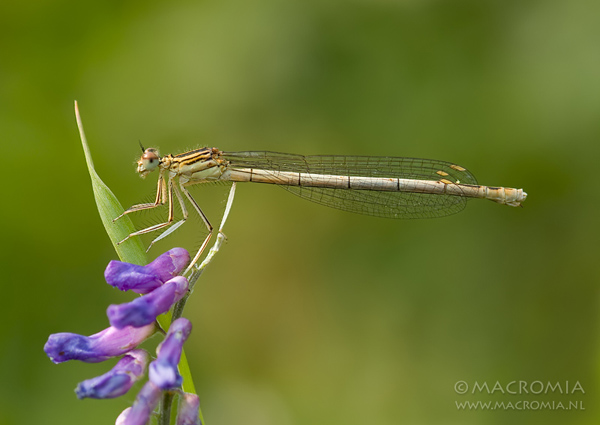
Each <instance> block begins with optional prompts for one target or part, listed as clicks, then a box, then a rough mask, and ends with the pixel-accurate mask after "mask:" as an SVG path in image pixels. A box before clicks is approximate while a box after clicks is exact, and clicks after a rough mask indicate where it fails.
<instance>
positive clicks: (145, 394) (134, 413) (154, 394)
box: [116, 381, 162, 425]
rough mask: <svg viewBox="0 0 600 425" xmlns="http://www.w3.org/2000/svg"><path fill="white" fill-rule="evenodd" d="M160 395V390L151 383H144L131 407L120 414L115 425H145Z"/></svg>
mask: <svg viewBox="0 0 600 425" xmlns="http://www.w3.org/2000/svg"><path fill="white" fill-rule="evenodd" d="M161 393H162V391H161V389H160V388H158V387H157V386H156V385H154V384H153V383H152V382H150V381H148V382H146V383H145V384H144V386H143V387H142V389H141V390H140V392H139V393H138V395H137V397H136V399H135V401H134V402H133V406H131V407H128V408H127V409H125V410H124V411H123V412H121V414H120V415H119V417H118V418H117V421H116V425H145V424H146V423H147V422H148V420H149V419H150V415H151V414H152V411H153V410H154V408H155V407H156V405H157V404H158V402H159V400H160V396H161Z"/></svg>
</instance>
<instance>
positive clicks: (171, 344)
mask: <svg viewBox="0 0 600 425" xmlns="http://www.w3.org/2000/svg"><path fill="white" fill-rule="evenodd" d="M191 331H192V324H191V322H190V321H189V320H188V319H186V318H184V317H181V318H179V319H177V320H175V321H174V322H173V323H171V327H170V328H169V331H168V332H167V335H166V337H165V339H164V340H163V342H161V343H160V345H159V346H158V348H157V349H156V353H157V357H156V360H155V361H153V362H152V363H150V367H149V368H148V376H149V378H150V381H152V382H153V383H154V384H155V385H157V386H158V387H159V388H162V389H163V390H166V389H170V388H175V387H179V386H181V383H182V381H183V378H182V377H181V375H180V374H179V372H178V371H177V365H178V364H179V360H180V358H181V351H182V349H183V343H184V342H185V341H186V340H187V338H188V336H189V335H190V332H191Z"/></svg>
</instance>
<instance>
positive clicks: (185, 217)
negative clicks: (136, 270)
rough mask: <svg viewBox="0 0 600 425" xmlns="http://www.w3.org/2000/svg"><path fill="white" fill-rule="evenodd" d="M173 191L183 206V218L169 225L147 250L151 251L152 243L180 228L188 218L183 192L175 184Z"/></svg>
mask: <svg viewBox="0 0 600 425" xmlns="http://www.w3.org/2000/svg"><path fill="white" fill-rule="evenodd" d="M173 192H175V195H176V196H177V200H178V201H179V206H180V207H181V213H182V214H183V218H182V219H181V220H179V221H178V222H177V223H175V224H173V225H172V226H171V227H169V228H168V229H167V230H165V231H164V232H163V233H161V234H160V235H159V236H158V237H157V238H155V239H154V240H153V241H152V242H150V245H149V246H148V249H146V252H148V251H150V248H152V245H154V244H155V243H156V242H158V241H159V240H161V239H163V238H165V237H167V236H169V235H170V234H171V233H173V232H174V231H175V230H177V229H179V227H180V226H181V225H182V224H183V223H185V221H186V220H187V218H188V211H187V208H186V207H185V203H184V202H183V198H182V197H181V193H179V190H177V186H173Z"/></svg>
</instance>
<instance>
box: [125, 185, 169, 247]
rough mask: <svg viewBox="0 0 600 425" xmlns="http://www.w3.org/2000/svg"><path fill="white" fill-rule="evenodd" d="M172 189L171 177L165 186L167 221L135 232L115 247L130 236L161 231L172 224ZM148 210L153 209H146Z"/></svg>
mask: <svg viewBox="0 0 600 425" xmlns="http://www.w3.org/2000/svg"><path fill="white" fill-rule="evenodd" d="M173 189H174V187H173V177H171V178H170V179H169V183H168V186H167V192H168V196H167V199H168V202H169V217H168V218H167V221H166V222H164V223H160V224H155V225H154V226H150V227H147V228H145V229H142V230H138V231H137V232H133V233H131V234H130V235H129V236H127V237H126V238H125V239H123V240H122V241H121V242H119V243H118V244H117V245H120V244H122V243H123V242H125V241H126V240H127V239H129V238H131V237H132V236H139V235H143V234H145V233H150V232H153V231H155V230H159V229H162V228H163V227H167V226H170V225H171V223H173V218H174V212H173ZM140 205H144V204H140ZM149 205H152V204H149ZM132 208H133V207H132ZM148 208H153V207H148ZM130 209H131V208H130ZM141 209H145V208H141ZM136 211H137V210H136Z"/></svg>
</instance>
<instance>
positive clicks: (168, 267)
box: [104, 248, 190, 294]
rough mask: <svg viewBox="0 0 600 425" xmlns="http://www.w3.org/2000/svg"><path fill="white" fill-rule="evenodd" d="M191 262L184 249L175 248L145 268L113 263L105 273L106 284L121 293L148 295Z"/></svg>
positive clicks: (117, 262)
mask: <svg viewBox="0 0 600 425" xmlns="http://www.w3.org/2000/svg"><path fill="white" fill-rule="evenodd" d="M189 262H190V254H189V253H188V252H187V251H186V250H185V249H183V248H173V249H171V250H169V251H167V252H165V253H164V254H161V255H160V256H158V257H157V258H156V259H155V260H154V261H153V262H151V263H150V264H148V265H145V266H138V265H136V264H130V263H123V262H121V261H114V260H113V261H111V262H110V263H108V266H107V267H106V270H105V271H104V278H105V279H106V282H107V283H108V284H109V285H111V286H114V287H115V288H118V289H120V290H121V291H128V290H131V291H133V292H136V293H138V294H147V293H149V292H151V291H152V290H154V289H156V288H158V287H159V286H161V285H162V284H163V283H165V282H166V281H168V280H169V279H172V278H173V277H175V276H177V275H178V274H179V273H180V272H181V271H182V270H183V269H184V268H185V266H187V265H188V263H189Z"/></svg>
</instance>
